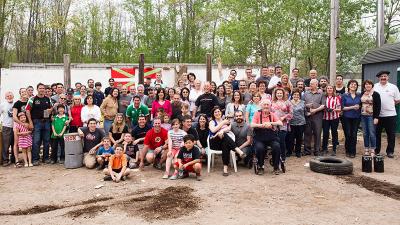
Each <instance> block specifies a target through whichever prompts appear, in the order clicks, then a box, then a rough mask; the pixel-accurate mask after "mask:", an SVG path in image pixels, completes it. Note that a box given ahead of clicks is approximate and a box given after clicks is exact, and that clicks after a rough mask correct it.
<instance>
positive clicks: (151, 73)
mask: <svg viewBox="0 0 400 225" xmlns="http://www.w3.org/2000/svg"><path fill="white" fill-rule="evenodd" d="M160 71H161V68H157V69H154V68H152V67H145V68H144V78H151V79H156V74H157V73H158V72H160Z"/></svg>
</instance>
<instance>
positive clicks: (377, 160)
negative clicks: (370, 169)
mask: <svg viewBox="0 0 400 225" xmlns="http://www.w3.org/2000/svg"><path fill="white" fill-rule="evenodd" d="M383 159H384V158H383V156H382V155H376V156H375V157H374V171H375V172H376V173H383V172H384V171H385V168H384V167H385V165H384V162H383Z"/></svg>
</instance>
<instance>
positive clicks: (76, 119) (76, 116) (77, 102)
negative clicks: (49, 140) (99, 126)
mask: <svg viewBox="0 0 400 225" xmlns="http://www.w3.org/2000/svg"><path fill="white" fill-rule="evenodd" d="M82 108H83V105H82V103H81V97H80V96H79V95H75V96H74V97H73V100H72V105H71V110H70V111H71V122H70V124H69V133H76V132H78V128H79V127H83V122H82V120H81V115H82Z"/></svg>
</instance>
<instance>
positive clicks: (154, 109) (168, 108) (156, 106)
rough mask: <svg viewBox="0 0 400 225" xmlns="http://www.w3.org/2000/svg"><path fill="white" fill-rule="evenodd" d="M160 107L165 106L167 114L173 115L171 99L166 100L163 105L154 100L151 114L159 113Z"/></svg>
mask: <svg viewBox="0 0 400 225" xmlns="http://www.w3.org/2000/svg"><path fill="white" fill-rule="evenodd" d="M159 108H163V109H164V111H165V113H166V114H168V115H169V116H170V117H171V116H172V107H171V102H170V101H169V100H165V101H164V103H163V104H162V105H161V104H160V103H159V102H158V101H154V102H153V104H152V106H151V114H152V115H153V117H155V116H156V115H157V110H158V109H159Z"/></svg>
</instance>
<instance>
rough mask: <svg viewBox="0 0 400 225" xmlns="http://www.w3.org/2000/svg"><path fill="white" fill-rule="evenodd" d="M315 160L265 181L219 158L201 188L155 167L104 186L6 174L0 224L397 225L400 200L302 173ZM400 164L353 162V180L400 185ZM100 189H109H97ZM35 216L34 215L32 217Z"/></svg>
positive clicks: (53, 173)
mask: <svg viewBox="0 0 400 225" xmlns="http://www.w3.org/2000/svg"><path fill="white" fill-rule="evenodd" d="M397 146H400V145H397ZM396 152H397V151H396ZM338 157H343V154H339V155H338ZM309 159H310V157H303V158H301V159H297V158H293V157H291V158H290V159H289V160H288V163H287V167H288V171H287V173H286V174H282V175H279V176H274V175H272V174H271V171H270V170H269V171H268V172H266V174H265V175H264V176H256V175H254V173H253V171H252V170H249V169H246V168H244V167H239V172H238V173H237V174H234V173H232V174H231V175H230V176H229V177H223V176H222V174H221V172H222V166H221V164H220V161H221V160H220V159H219V158H217V159H216V161H217V162H218V164H217V165H216V166H215V169H214V171H212V172H211V173H210V174H207V173H206V170H205V169H206V168H204V172H205V173H204V175H203V181H200V182H198V181H196V180H195V179H185V180H177V181H169V180H162V179H161V176H162V173H161V172H160V171H156V170H154V169H153V168H146V170H145V171H144V172H136V173H135V174H134V175H133V176H132V177H131V178H130V179H129V180H127V181H125V182H122V183H119V184H115V183H112V182H104V181H102V178H103V176H102V175H101V174H100V172H98V171H96V170H86V169H84V168H81V169H76V170H66V169H64V168H63V167H62V166H60V165H56V166H47V165H46V166H40V167H34V168H31V169H25V168H22V169H14V168H11V167H8V168H0V190H1V192H0V200H1V202H2V207H1V209H0V214H2V215H0V221H1V222H2V223H1V224H77V223H79V224H111V223H113V224H152V223H154V224H267V223H268V224H335V225H336V224H396V223H398V221H399V219H400V216H399V212H400V201H399V200H395V199H393V198H391V197H387V196H385V195H383V194H378V193H375V192H373V190H372V191H370V190H367V189H366V188H363V187H362V186H359V185H358V184H359V183H357V182H353V183H355V184H352V182H349V180H346V179H342V178H337V177H335V176H328V175H324V174H317V173H314V172H311V171H310V170H309V168H307V167H304V164H305V163H306V162H308V161H309ZM399 161H400V159H399V157H398V156H396V158H395V159H385V173H383V174H377V173H371V174H363V173H361V172H360V171H361V157H360V156H358V157H357V158H355V159H354V160H353V162H354V165H355V169H354V171H355V177H361V176H367V177H371V178H375V179H376V180H378V181H386V182H389V183H390V184H394V185H400V176H399V175H398V171H399V170H400V164H399ZM268 169H271V168H270V167H269V168H268ZM359 179H361V180H362V182H361V183H365V182H367V183H369V182H371V180H370V179H368V178H359ZM100 184H103V185H104V187H102V188H100V189H95V186H97V185H100ZM383 186H385V185H383ZM177 198H180V200H179V201H177V200H175V199H177ZM42 206H43V207H42ZM41 207H42V208H41ZM171 209H172V210H171ZM29 210H33V211H30V213H29V215H27V214H28V213H27V212H29ZM35 210H36V211H35ZM12 212H14V213H12ZM38 212H43V213H38ZM174 212H175V213H174ZM5 214H14V215H5ZM160 216H161V217H163V218H165V219H160Z"/></svg>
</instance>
